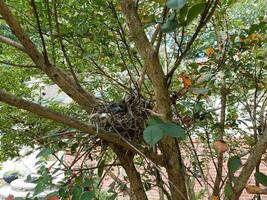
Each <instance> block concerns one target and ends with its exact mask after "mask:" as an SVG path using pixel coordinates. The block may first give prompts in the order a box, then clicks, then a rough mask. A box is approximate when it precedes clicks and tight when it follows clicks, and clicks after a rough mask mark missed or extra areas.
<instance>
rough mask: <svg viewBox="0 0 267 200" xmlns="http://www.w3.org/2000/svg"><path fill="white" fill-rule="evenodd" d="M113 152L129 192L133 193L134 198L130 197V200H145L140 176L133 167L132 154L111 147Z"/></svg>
mask: <svg viewBox="0 0 267 200" xmlns="http://www.w3.org/2000/svg"><path fill="white" fill-rule="evenodd" d="M113 150H114V152H115V153H116V154H117V156H118V158H119V160H120V162H121V164H122V167H123V168H124V170H125V172H126V174H127V177H128V179H129V182H130V187H131V191H133V194H134V197H131V200H134V199H136V200H147V196H146V192H145V190H144V187H143V183H142V181H141V177H140V174H139V173H138V171H137V170H136V168H135V166H134V160H133V159H134V154H133V153H132V152H131V151H128V150H126V149H122V148H120V147H113Z"/></svg>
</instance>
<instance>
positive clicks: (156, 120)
mask: <svg viewBox="0 0 267 200" xmlns="http://www.w3.org/2000/svg"><path fill="white" fill-rule="evenodd" d="M160 123H163V121H162V120H161V119H160V118H159V117H156V116H152V117H150V118H149V119H148V121H147V124H148V126H153V125H156V124H160Z"/></svg>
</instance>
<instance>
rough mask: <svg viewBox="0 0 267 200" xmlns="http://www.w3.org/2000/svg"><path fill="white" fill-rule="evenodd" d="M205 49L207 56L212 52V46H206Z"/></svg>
mask: <svg viewBox="0 0 267 200" xmlns="http://www.w3.org/2000/svg"><path fill="white" fill-rule="evenodd" d="M205 51H206V54H207V56H208V57H210V56H211V55H212V54H214V49H213V48H212V47H209V48H207V49H206V50H205Z"/></svg>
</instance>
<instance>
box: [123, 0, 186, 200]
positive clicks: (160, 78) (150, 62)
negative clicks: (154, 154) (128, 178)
mask: <svg viewBox="0 0 267 200" xmlns="http://www.w3.org/2000/svg"><path fill="white" fill-rule="evenodd" d="M121 5H122V11H123V13H124V15H125V17H126V20H127V23H128V27H129V30H130V34H131V36H132V38H133V40H134V42H135V45H136V47H137V49H138V52H139V54H140V56H141V58H142V60H143V62H144V66H146V67H147V74H148V76H149V77H150V79H151V81H152V84H153V87H154V91H155V99H156V103H157V105H156V109H157V111H158V113H159V115H160V116H161V118H162V119H163V120H165V121H168V120H171V101H170V97H169V92H168V86H167V81H166V77H165V75H164V72H163V70H162V67H161V65H160V62H159V58H158V55H157V53H156V52H155V50H154V49H153V46H152V45H151V43H150V42H149V40H148V38H147V36H146V34H145V32H144V30H143V26H142V24H141V21H140V19H139V18H138V15H137V11H136V7H135V1H133V0H122V1H121ZM161 150H162V153H163V155H164V162H165V167H166V171H167V174H168V177H169V183H170V188H171V195H172V199H173V200H184V199H187V191H186V186H185V178H184V176H185V174H184V173H183V166H182V164H181V162H180V160H181V155H180V153H179V152H177V149H176V145H175V140H174V139H173V138H171V137H169V136H167V137H165V138H163V139H162V141H161Z"/></svg>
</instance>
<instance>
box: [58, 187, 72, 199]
mask: <svg viewBox="0 0 267 200" xmlns="http://www.w3.org/2000/svg"><path fill="white" fill-rule="evenodd" d="M58 194H59V196H60V197H61V198H62V199H65V198H67V197H68V196H69V194H68V191H67V189H66V188H63V187H62V188H60V189H59V190H58Z"/></svg>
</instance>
